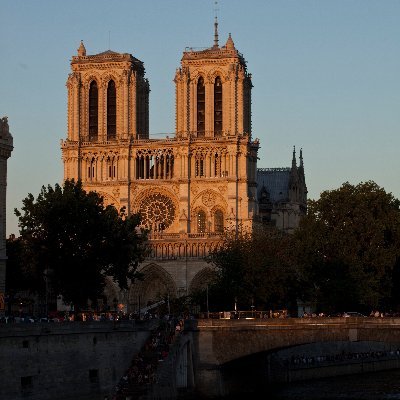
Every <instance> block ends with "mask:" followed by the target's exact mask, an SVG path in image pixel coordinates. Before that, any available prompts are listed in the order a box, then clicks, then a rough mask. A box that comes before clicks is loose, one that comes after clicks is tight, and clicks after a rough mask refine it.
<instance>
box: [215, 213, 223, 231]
mask: <svg viewBox="0 0 400 400" xmlns="http://www.w3.org/2000/svg"><path fill="white" fill-rule="evenodd" d="M214 231H215V232H217V233H223V232H224V214H223V212H222V211H221V210H217V211H215V213H214Z"/></svg>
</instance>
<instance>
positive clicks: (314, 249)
mask: <svg viewBox="0 0 400 400" xmlns="http://www.w3.org/2000/svg"><path fill="white" fill-rule="evenodd" d="M399 234H400V213H399V201H398V200H397V199H395V198H394V197H393V195H392V194H391V193H386V192H385V190H384V189H383V188H381V187H379V186H378V185H377V184H376V183H374V182H372V181H369V182H365V183H360V184H358V185H356V186H353V185H351V184H350V183H344V184H343V185H342V186H341V187H340V188H339V189H336V190H331V191H325V192H323V193H322V194H321V197H320V199H319V200H314V201H313V200H311V201H309V203H308V212H307V216H306V217H305V218H303V220H302V221H301V223H300V226H299V229H298V230H297V232H296V234H295V239H296V248H297V256H298V261H299V265H300V266H301V271H302V277H303V284H302V287H303V289H304V290H303V297H304V298H306V299H308V300H311V301H315V302H316V303H318V304H319V306H320V307H321V308H322V309H324V311H327V310H331V311H339V310H341V311H344V308H345V307H346V308H352V307H358V308H364V309H369V308H371V307H378V306H382V305H384V304H388V302H390V296H391V289H392V286H393V274H394V266H395V265H396V260H397V259H398V257H399V255H400V251H399V243H400V242H399Z"/></svg>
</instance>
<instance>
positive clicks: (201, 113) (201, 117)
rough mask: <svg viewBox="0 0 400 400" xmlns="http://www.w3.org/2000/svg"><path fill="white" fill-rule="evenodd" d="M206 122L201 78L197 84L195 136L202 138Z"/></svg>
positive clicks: (203, 89) (204, 95)
mask: <svg viewBox="0 0 400 400" xmlns="http://www.w3.org/2000/svg"><path fill="white" fill-rule="evenodd" d="M205 121H206V87H205V86H204V79H203V77H202V76H201V77H200V78H199V81H198V82H197V136H198V137H204V135H205Z"/></svg>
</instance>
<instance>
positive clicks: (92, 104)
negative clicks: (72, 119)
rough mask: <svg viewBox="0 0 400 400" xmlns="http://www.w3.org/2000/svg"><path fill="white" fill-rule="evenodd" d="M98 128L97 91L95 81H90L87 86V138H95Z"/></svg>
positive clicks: (91, 139)
mask: <svg viewBox="0 0 400 400" xmlns="http://www.w3.org/2000/svg"><path fill="white" fill-rule="evenodd" d="M98 129H99V91H98V89H97V82H96V81H92V82H91V83H90V88H89V140H90V141H91V142H93V141H96V140H97V135H98Z"/></svg>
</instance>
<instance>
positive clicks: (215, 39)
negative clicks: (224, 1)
mask: <svg viewBox="0 0 400 400" xmlns="http://www.w3.org/2000/svg"><path fill="white" fill-rule="evenodd" d="M213 47H214V48H218V18H217V16H215V22H214V46H213Z"/></svg>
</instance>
